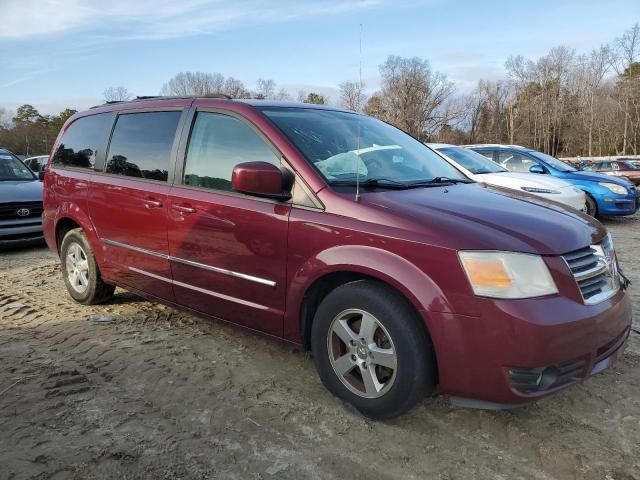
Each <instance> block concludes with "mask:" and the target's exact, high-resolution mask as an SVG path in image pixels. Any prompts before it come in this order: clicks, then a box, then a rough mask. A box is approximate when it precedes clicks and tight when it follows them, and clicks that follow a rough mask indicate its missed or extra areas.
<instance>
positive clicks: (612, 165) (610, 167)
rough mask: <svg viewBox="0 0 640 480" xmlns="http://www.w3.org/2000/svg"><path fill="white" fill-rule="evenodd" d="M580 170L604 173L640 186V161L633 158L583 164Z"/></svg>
mask: <svg viewBox="0 0 640 480" xmlns="http://www.w3.org/2000/svg"><path fill="white" fill-rule="evenodd" d="M579 168H580V170H584V171H587V172H598V173H604V174H605V175H611V176H614V177H620V178H623V179H625V180H629V181H630V182H632V183H633V184H634V185H636V186H637V185H640V160H638V159H633V158H619V159H617V160H599V161H596V162H583V163H581V164H580V167H579Z"/></svg>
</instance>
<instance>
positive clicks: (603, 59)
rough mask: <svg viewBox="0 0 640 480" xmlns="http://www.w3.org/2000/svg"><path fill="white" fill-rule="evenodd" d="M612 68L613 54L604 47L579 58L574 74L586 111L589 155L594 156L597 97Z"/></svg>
mask: <svg viewBox="0 0 640 480" xmlns="http://www.w3.org/2000/svg"><path fill="white" fill-rule="evenodd" d="M610 66H611V52H610V50H609V47H607V46H605V45H603V46H601V47H600V48H599V49H597V50H592V51H591V53H590V54H589V55H581V56H580V57H578V60H577V65H576V68H575V72H574V77H575V78H574V80H575V84H576V87H577V88H576V91H575V95H576V97H577V98H579V99H580V101H581V102H582V105H581V106H582V107H583V108H582V109H581V110H586V112H584V114H583V115H581V116H582V118H583V123H584V124H586V129H587V155H589V156H591V155H593V133H594V128H595V120H596V118H595V115H596V113H595V106H596V96H597V95H598V94H599V93H600V91H601V87H602V83H603V81H604V79H605V76H606V75H607V72H608V71H609V68H610Z"/></svg>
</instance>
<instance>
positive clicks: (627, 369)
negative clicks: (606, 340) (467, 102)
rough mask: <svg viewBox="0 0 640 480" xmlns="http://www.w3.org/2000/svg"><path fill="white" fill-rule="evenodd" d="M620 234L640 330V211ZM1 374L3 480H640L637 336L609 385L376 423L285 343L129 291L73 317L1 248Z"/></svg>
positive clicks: (49, 285) (36, 264)
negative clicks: (502, 406) (516, 404)
mask: <svg viewBox="0 0 640 480" xmlns="http://www.w3.org/2000/svg"><path fill="white" fill-rule="evenodd" d="M604 222H605V223H606V225H607V226H608V227H609V228H610V229H611V231H612V232H613V235H614V240H615V242H616V246H617V249H618V252H619V257H620V259H621V263H622V265H623V267H624V268H625V270H626V273H627V275H628V276H629V277H630V278H631V279H632V281H634V283H635V287H632V289H633V290H632V297H633V302H634V306H635V312H636V313H635V317H634V328H635V330H636V331H640V293H639V292H640V287H638V285H640V256H639V255H638V249H639V248H640V214H638V215H636V216H635V217H632V218H625V219H611V220H605V221H604ZM93 315H103V316H104V315H106V316H107V319H111V321H107V322H98V321H95V320H94V319H91V316H93ZM0 366H1V367H0V479H26V478H33V479H67V478H78V479H84V478H119V479H122V480H125V479H137V478H153V479H177V478H189V479H191V478H194V479H207V478H217V479H227V478H230V479H236V478H237V479H268V478H278V479H306V478H311V479H347V478H348V479H369V478H378V479H386V478H402V479H411V478H416V479H423V478H437V479H471V478H478V479H491V480H506V479H530V478H531V479H572V480H573V479H578V480H580V479H601V480H605V479H606V480H611V479H615V480H628V479H640V368H638V367H640V335H638V333H633V334H632V338H631V341H630V345H629V348H628V350H627V352H626V354H625V356H624V358H623V359H622V360H621V361H620V362H619V363H618V364H616V365H615V366H614V367H613V368H611V369H610V370H609V371H607V372H606V373H604V374H602V375H599V376H597V377H595V378H592V379H590V380H589V381H588V382H586V383H584V384H582V385H578V386H575V387H573V388H571V389H569V390H566V391H564V392H563V393H561V394H559V395H557V396H555V397H553V398H550V399H547V400H544V401H541V402H539V403H537V404H534V405H531V406H528V407H525V408H522V409H518V410H514V411H508V412H487V411H478V410H464V409H455V408H452V407H451V406H450V405H449V403H448V401H447V398H446V397H439V398H436V399H435V400H430V401H425V402H424V403H423V404H422V405H420V406H419V407H418V408H416V409H415V410H413V411H412V412H410V413H409V414H407V415H405V416H403V417H401V418H399V419H396V420H393V421H389V422H378V423H376V422H371V421H368V420H366V419H363V418H361V417H359V416H356V415H354V414H352V413H350V412H349V411H347V410H346V409H345V408H343V406H342V405H341V404H340V403H339V402H337V401H336V400H335V399H334V398H332V397H331V396H330V395H329V394H328V393H327V392H326V391H325V390H324V388H323V387H322V385H321V384H320V382H319V380H318V377H317V375H316V373H315V370H314V368H313V364H312V361H311V360H310V359H309V358H308V357H307V356H306V355H305V354H304V353H302V352H298V351H295V350H292V349H291V348H289V347H287V346H284V345H281V344H279V343H277V342H274V341H272V340H269V339H265V338H262V337H258V336H254V335H252V334H250V333H246V332H244V331H242V330H239V329H236V328H233V327H229V326H226V325H222V324H217V323H211V322H208V321H204V320H200V319H198V318H195V317H192V316H190V315H187V314H184V313H181V312H177V311H175V310H173V309H170V308H167V307H164V306H161V305H157V304H153V303H150V302H147V301H144V300H141V299H139V298H137V297H136V296H134V295H132V294H129V293H127V292H124V291H121V290H118V291H117V292H116V297H115V299H114V302H113V303H111V304H109V305H104V306H97V307H82V306H79V305H76V304H74V303H73V302H72V301H71V300H70V298H69V297H68V295H67V293H66V291H65V288H64V284H63V282H62V280H61V278H60V269H59V267H58V261H57V259H56V258H55V257H54V256H53V255H52V254H51V253H49V252H48V251H47V250H46V249H44V248H31V249H22V250H12V251H8V252H6V251H5V252H0Z"/></svg>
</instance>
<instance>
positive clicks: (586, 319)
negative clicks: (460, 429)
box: [425, 291, 631, 405]
mask: <svg viewBox="0 0 640 480" xmlns="http://www.w3.org/2000/svg"><path fill="white" fill-rule="evenodd" d="M480 303H481V305H482V307H481V312H480V316H479V317H468V316H464V315H456V314H450V313H433V312H431V313H429V314H426V316H425V318H426V319H427V324H428V326H429V329H430V333H431V335H432V340H433V344H434V348H435V350H436V356H437V361H438V371H439V383H440V390H441V391H442V392H443V393H447V394H449V395H451V396H452V397H456V398H463V399H467V400H473V401H476V402H480V403H481V404H492V405H495V404H503V405H517V404H522V403H526V402H529V401H532V400H535V399H538V398H541V397H545V396H547V395H550V394H552V393H555V392H557V391H559V390H561V389H564V388H566V387H568V386H570V385H573V384H575V383H577V382H580V381H582V380H584V379H586V378H588V377H590V376H591V375H594V374H596V373H599V372H601V371H603V370H604V369H606V368H607V367H608V366H609V365H611V364H612V363H613V362H614V361H615V360H616V359H617V358H618V357H619V356H620V355H621V354H622V352H623V351H624V348H625V346H626V340H627V338H628V335H629V331H630V325H631V303H630V300H629V298H628V295H627V293H626V292H624V291H619V292H618V293H617V294H616V295H615V296H613V297H612V298H610V299H608V300H606V301H604V302H601V303H599V304H596V305H583V304H581V303H578V302H576V301H575V300H573V299H570V298H567V297H563V296H555V297H546V298H539V299H527V300H509V301H506V300H496V301H492V300H483V301H482V302H480ZM566 365H574V366H575V365H581V367H580V368H573V369H571V368H569V370H566ZM550 366H553V367H559V368H564V369H565V371H568V373H569V376H568V377H566V378H563V379H562V380H563V381H562V382H561V383H558V384H549V385H547V386H545V388H544V389H542V390H539V391H530V390H526V389H525V390H523V389H521V388H519V385H518V384H516V383H515V381H514V379H513V377H512V371H513V369H538V370H542V369H544V368H546V367H550Z"/></svg>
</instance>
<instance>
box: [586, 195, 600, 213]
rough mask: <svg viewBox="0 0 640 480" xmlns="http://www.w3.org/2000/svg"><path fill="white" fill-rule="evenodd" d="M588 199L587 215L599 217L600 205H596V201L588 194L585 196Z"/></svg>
mask: <svg viewBox="0 0 640 480" xmlns="http://www.w3.org/2000/svg"><path fill="white" fill-rule="evenodd" d="M585 197H586V201H587V215H590V216H592V217H594V218H595V217H597V216H598V204H597V203H596V201H595V200H594V198H593V197H592V196H591V195H589V194H588V193H587V194H586V195H585Z"/></svg>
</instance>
